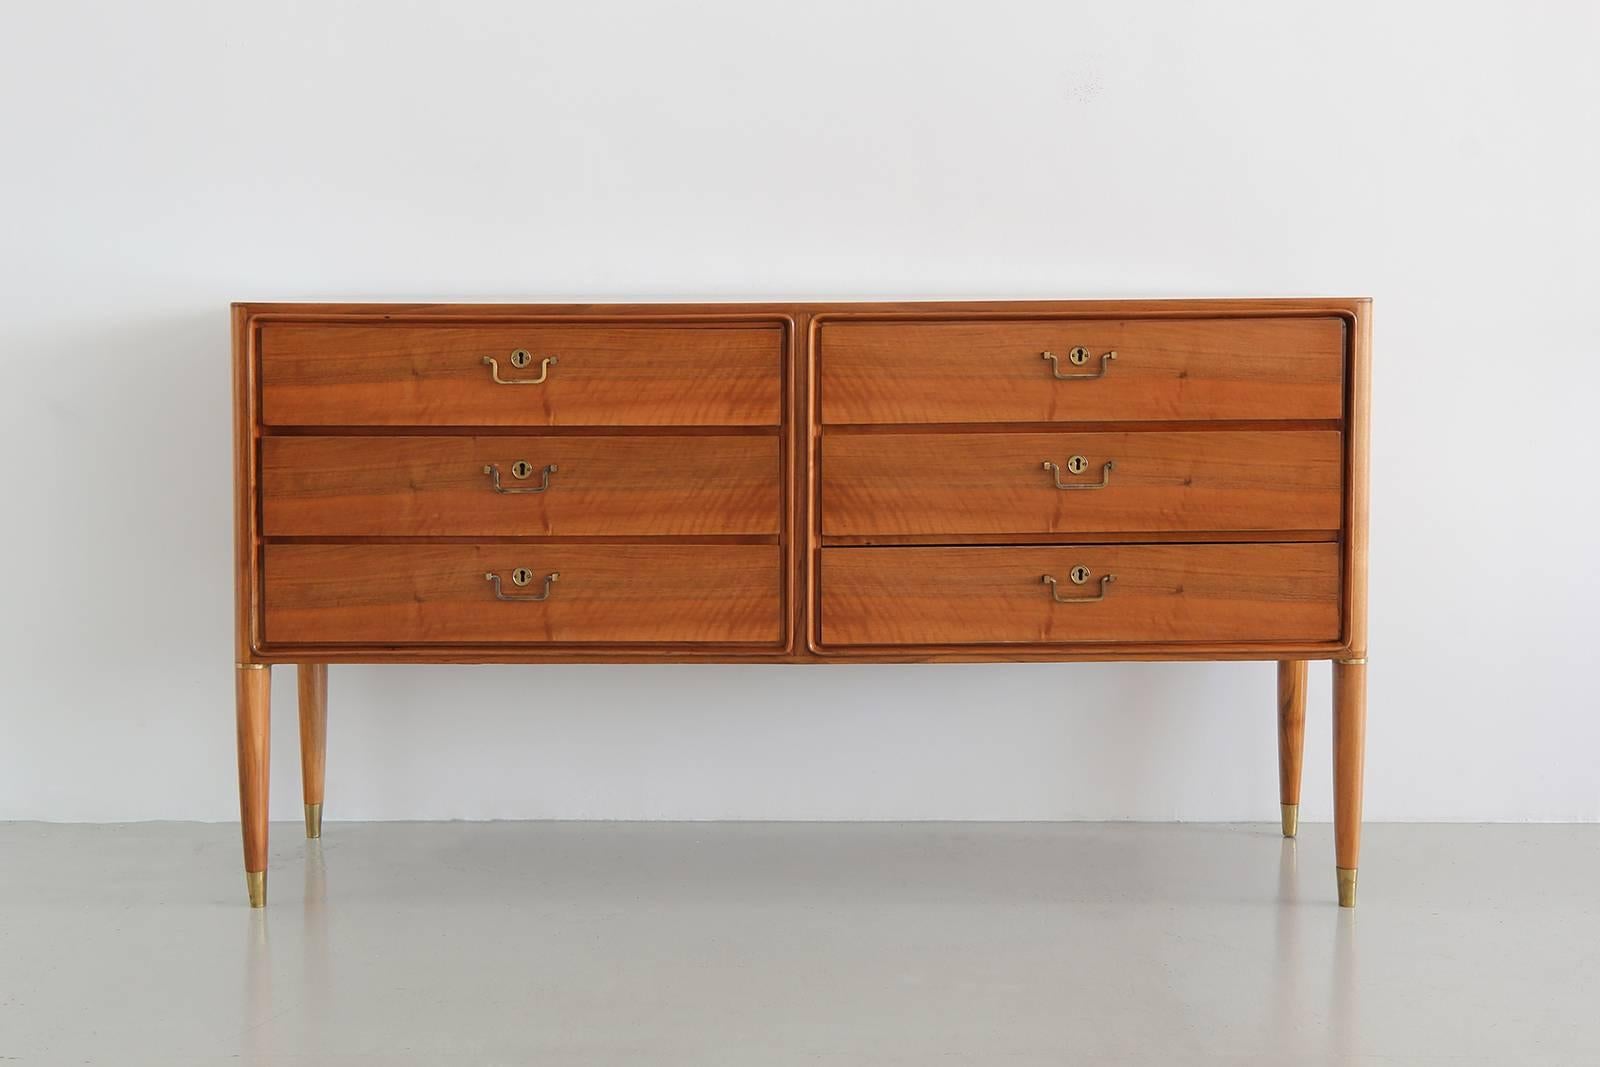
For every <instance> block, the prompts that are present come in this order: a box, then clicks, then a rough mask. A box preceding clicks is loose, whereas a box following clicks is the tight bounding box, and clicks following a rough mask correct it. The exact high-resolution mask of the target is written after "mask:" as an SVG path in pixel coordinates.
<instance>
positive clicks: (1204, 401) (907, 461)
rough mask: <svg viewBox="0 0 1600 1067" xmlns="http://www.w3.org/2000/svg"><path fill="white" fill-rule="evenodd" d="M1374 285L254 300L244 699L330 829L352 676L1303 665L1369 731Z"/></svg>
mask: <svg viewBox="0 0 1600 1067" xmlns="http://www.w3.org/2000/svg"><path fill="white" fill-rule="evenodd" d="M1370 311H1371V305H1370V302H1369V301H1367V300H1362V299H1306V300H1173V301H1063V302H1055V301H1052V302H1025V303H1023V302H1016V303H929V304H696V305H671V304H649V305H638V304H632V305H501V304H493V305H447V304H440V305H399V304H392V305H385V304H377V305H370V304H348V305H344V304H236V305H234V308H233V336H234V393H235V409H234V410H235V418H236V424H235V425H236V430H235V440H234V453H235V474H236V482H237V485H236V492H235V519H236V529H237V534H236V538H237V539H236V548H237V562H238V565H237V603H238V609H237V629H238V655H237V663H238V671H237V681H238V686H237V708H238V739H239V783H240V804H241V810H242V817H243V826H244V852H245V870H246V876H247V882H248V886H249V891H250V900H251V903H252V904H254V905H257V906H260V905H261V904H262V903H264V901H265V895H266V858H267V779H268V776H267V754H268V717H269V716H268V706H269V682H270V677H271V670H270V667H271V665H272V664H275V663H293V664H296V665H297V667H298V680H299V697H300V701H299V706H300V739H301V753H302V757H303V770H304V787H305V804H306V832H307V834H308V835H309V836H312V837H316V836H318V835H319V834H320V833H321V819H322V802H323V762H324V761H323V752H324V741H325V737H326V712H327V668H328V665H329V664H332V663H488V662H518V663H563V662H565V663H574V662H582V663H638V662H662V661H687V662H715V663H733V662H741V663H748V662H765V663H823V662H844V661H848V662H882V663H890V662H894V663H911V662H930V661H972V662H984V661H1022V660H1061V661H1072V660H1122V659H1130V660H1274V661H1276V662H1277V663H1278V742H1279V757H1280V758H1279V765H1280V772H1281V796H1280V803H1281V805H1282V809H1281V813H1282V818H1283V832H1284V833H1285V834H1286V835H1290V836H1292V835H1293V834H1294V833H1295V824H1296V815H1297V812H1298V805H1299V791H1300V762H1301V740H1302V737H1303V733H1304V721H1305V686H1306V666H1307V661H1309V660H1314V659H1326V660H1332V661H1333V664H1334V666H1333V672H1334V700H1333V703H1334V707H1333V734H1334V776H1335V804H1334V823H1335V838H1336V853H1337V855H1336V867H1337V872H1338V878H1337V885H1338V891H1339V892H1338V895H1339V903H1340V904H1342V905H1345V906H1352V905H1353V904H1354V902H1355V886H1356V868H1357V854H1358V851H1359V848H1360V834H1361V825H1360V824H1361V778H1362V759H1363V735H1364V729H1365V719H1366V662H1367V661H1366V655H1367V627H1366V614H1367V613H1366V599H1367V597H1366V591H1367V567H1366V558H1367V550H1366V549H1367V424H1368V397H1369V366H1370V353H1369V349H1370V336H1371V328H1370V322H1371V320H1370Z"/></svg>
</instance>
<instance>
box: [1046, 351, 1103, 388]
mask: <svg viewBox="0 0 1600 1067" xmlns="http://www.w3.org/2000/svg"><path fill="white" fill-rule="evenodd" d="M1039 358H1040V359H1048V360H1049V361H1050V362H1051V363H1052V364H1054V366H1053V367H1051V369H1050V370H1051V373H1052V374H1054V375H1055V376H1056V381H1058V382H1072V381H1084V380H1085V379H1088V378H1104V377H1105V376H1106V368H1107V367H1109V366H1111V361H1112V360H1114V359H1116V358H1117V353H1116V350H1115V349H1113V350H1112V351H1110V352H1107V353H1106V354H1105V355H1103V356H1101V357H1100V369H1099V370H1097V371H1089V372H1087V373H1085V374H1062V373H1061V361H1060V360H1058V359H1057V358H1056V354H1055V353H1054V352H1040V353H1039ZM1067 362H1068V363H1071V364H1072V365H1073V366H1074V367H1081V366H1083V365H1084V364H1085V363H1087V362H1089V350H1088V349H1087V348H1084V347H1083V346H1082V345H1078V346H1076V347H1075V348H1073V349H1072V350H1071V351H1070V352H1068V353H1067Z"/></svg>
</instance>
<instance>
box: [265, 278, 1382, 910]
mask: <svg viewBox="0 0 1600 1067" xmlns="http://www.w3.org/2000/svg"><path fill="white" fill-rule="evenodd" d="M1108 320H1116V321H1118V322H1121V323H1128V322H1139V323H1193V322H1207V321H1215V322H1224V323H1255V322H1263V321H1270V322H1277V323H1284V322H1290V321H1292V320H1319V321H1322V320H1337V321H1338V322H1339V323H1341V324H1342V326H1343V352H1342V366H1341V369H1340V373H1341V376H1342V380H1341V381H1340V383H1339V384H1340V392H1339V397H1340V402H1339V407H1338V410H1337V411H1336V412H1333V411H1321V410H1318V411H1317V412H1316V414H1317V415H1319V416H1328V417H1317V418H1295V419H1288V420H1283V419H1276V418H1270V417H1269V418H1247V419H1223V420H1199V421H1193V420H1185V419H1170V420H1150V419H1149V418H1140V419H1134V420H1120V419H1108V418H1105V417H1095V418H1089V419H1085V420H1082V421H1067V420H1062V419H1049V420H1046V421H1043V422H1036V421H1026V420H1024V421H1021V422H1016V421H1011V422H992V423H991V422H960V423H955V424H947V423H941V424H937V425H933V426H932V427H931V428H927V429H928V432H932V433H1023V432H1036V433H1041V434H1045V433H1048V434H1067V433H1084V434H1106V433H1117V432H1123V431H1129V430H1137V431H1140V432H1148V431H1150V430H1152V429H1160V430H1164V431H1170V432H1173V433H1179V432H1184V431H1193V430H1195V429H1196V428H1198V429H1199V432H1218V431H1223V430H1227V431H1236V432H1250V431H1263V432H1265V431H1271V430H1282V429H1285V428H1291V429H1301V430H1328V431H1336V432H1337V433H1339V434H1340V435H1341V437H1340V442H1341V447H1342V470H1341V472H1340V505H1339V510H1340V516H1339V522H1338V525H1337V528H1336V529H1327V528H1323V529H1316V530H1299V529H1289V530H1246V531H1232V532H1229V531H1197V530H1195V529H1183V530H1168V531H1163V530H1140V531H1126V530H1121V531H1119V530H1109V531H1099V532H1082V531H1079V532H1073V533H1053V534H1033V535H1030V534H1026V533H1008V534H1005V535H1004V536H1002V537H996V536H994V535H989V534H982V533H963V534H956V535H951V534H934V535H916V534H906V535H901V536H899V537H896V538H890V539H887V540H885V539H883V538H877V539H874V538H871V537H860V536H836V535H828V534H825V533H824V531H823V512H822V506H821V499H822V494H823V493H824V491H825V490H824V481H823V469H822V467H823V465H822V450H823V447H824V438H825V436H826V435H827V434H829V433H837V432H849V433H858V434H874V433H895V432H904V427H899V426H895V425H858V426H854V427H845V428H842V429H841V428H840V427H838V426H831V425H830V424H829V423H827V422H826V421H825V418H826V414H825V412H824V410H823V407H822V403H823V398H822V395H821V392H822V390H821V387H820V381H821V363H822V361H823V360H825V359H826V358H827V357H826V340H825V339H826V337H827V336H828V330H829V328H830V327H831V326H833V325H834V324H891V325H892V324H986V323H988V324H994V323H1011V324H1017V323H1024V324H1030V325H1033V326H1039V325H1040V324H1059V325H1062V326H1069V325H1070V324H1073V323H1088V322H1100V323H1104V322H1106V321H1108ZM318 324H341V325H348V326H352V327H356V326H371V327H378V326H383V327H394V326H409V327H428V326H436V327H481V328H483V329H485V330H497V329H499V328H502V327H504V328H512V327H518V326H525V327H530V328H531V327H549V328H567V327H572V328H585V327H590V328H597V329H607V328H615V329H618V330H625V329H627V328H631V327H642V326H649V325H657V326H668V327H679V326H683V327H689V326H694V327H705V328H725V329H729V330H750V329H760V330H768V329H770V330H776V331H778V333H779V334H780V335H781V355H780V357H779V366H778V369H777V374H778V376H779V393H778V396H779V401H778V408H779V414H778V417H777V422H776V423H775V424H773V423H764V422H762V421H761V419H759V418H752V419H749V420H745V424H743V425H727V424H717V425H680V426H677V427H676V428H674V427H672V426H664V425H650V424H647V423H641V422H639V421H634V422H630V423H627V424H625V425H623V426H622V427H621V428H620V431H619V429H618V428H617V427H595V426H576V425H548V426H528V425H508V424H486V423H483V422H473V423H471V424H470V425H443V424H429V425H423V426H418V425H405V424H403V423H395V424H389V423H387V422H385V423H384V424H383V425H372V424H371V423H370V422H369V423H368V424H367V425H365V426H364V427H358V426H354V425H341V424H339V423H337V422H336V421H317V422H316V423H315V424H313V425H287V424H274V423H269V422H268V421H267V420H266V419H265V418H264V417H263V384H262V374H263V369H262V344H261V338H262V331H263V329H268V328H275V327H297V326H305V327H314V326H317V325H318ZM233 336H234V358H233V367H234V396H235V452H234V461H235V481H236V493H235V531H236V561H237V566H236V575H235V579H236V607H237V614H236V633H237V648H236V652H237V654H236V662H237V664H238V665H239V667H240V668H241V679H240V686H239V700H238V703H239V706H240V734H241V744H240V772H241V797H242V801H243V807H244V810H245V813H246V818H245V822H246V841H247V845H246V851H247V869H249V870H251V871H256V872H259V871H263V870H264V869H265V868H264V859H265V852H264V850H265V823H264V818H265V815H264V807H265V801H264V789H265V758H266V757H265V751H264V741H263V740H262V738H263V737H264V730H265V729H266V724H265V717H266V713H265V711H264V710H263V709H262V707H261V706H262V705H264V704H265V702H266V701H267V698H268V689H267V683H266V679H265V677H264V676H265V673H266V672H265V670H264V668H267V667H269V666H270V665H272V664H279V663H295V664H298V665H302V667H301V669H302V671H304V672H308V673H307V674H305V675H303V677H304V678H305V679H306V681H305V684H303V686H302V693H303V694H305V693H307V692H309V693H311V694H312V696H313V699H312V700H310V701H309V702H305V701H303V704H304V703H309V704H310V705H311V709H312V717H313V721H312V722H311V724H310V726H309V728H308V729H306V730H303V738H304V740H305V755H306V758H307V765H308V776H307V791H306V796H307V801H306V803H307V805H308V827H309V826H310V818H311V816H310V810H311V809H310V805H312V804H313V801H312V799H311V797H312V795H313V793H314V794H315V795H316V797H317V799H316V801H315V802H314V803H315V804H316V818H317V822H318V827H319V831H320V818H321V789H322V787H321V776H322V772H321V758H322V757H321V743H322V742H321V738H322V737H323V728H322V725H321V724H322V721H323V719H322V716H324V715H325V708H326V696H325V694H326V675H325V670H326V666H327V665H328V664H338V663H393V662H406V663H490V662H515V663H635V662H648V663H659V662H668V661H671V662H701V663H730V662H738V663H751V662H766V663H814V662H877V663H912V662H995V661H1052V662H1071V661H1086V660H1088V661H1093V660H1274V661H1278V662H1279V663H1281V664H1297V663H1303V661H1306V660H1312V659H1329V660H1333V661H1335V663H1336V667H1335V670H1336V689H1335V692H1336V705H1339V706H1340V707H1342V708H1343V709H1344V711H1342V712H1340V713H1337V714H1336V723H1337V724H1338V727H1337V730H1336V736H1337V738H1338V745H1337V746H1336V755H1337V758H1338V759H1339V760H1340V763H1339V767H1340V774H1339V778H1340V784H1339V789H1338V792H1339V796H1340V798H1341V799H1340V803H1339V805H1338V807H1339V810H1340V817H1339V819H1338V820H1337V821H1338V822H1339V824H1340V827H1341V831H1340V841H1341V844H1340V849H1339V852H1340V856H1339V860H1340V862H1339V867H1340V869H1341V870H1346V871H1353V870H1354V868H1355V866H1356V864H1355V861H1354V860H1355V852H1356V849H1357V847H1358V845H1359V838H1358V836H1357V837H1352V836H1351V835H1352V834H1355V835H1358V834H1359V796H1360V771H1359V757H1360V751H1361V747H1362V742H1361V738H1362V728H1361V724H1362V723H1363V722H1364V715H1365V696H1364V693H1365V688H1364V668H1365V662H1366V655H1367V624H1366V618H1367V526H1368V515H1367V513H1368V455H1369V422H1370V395H1371V384H1370V370H1371V305H1370V301H1368V300H1366V299H1323V298H1316V299H1272V300H1133V301H1126V300H1117V301H1104V300H1096V301H983V302H933V303H920V302H919V303H904V302H891V303H791V302H776V303H758V304H729V303H701V304H615V305H605V304H581V305H574V304H521V305H511V304H317V303H298V304H281V303H241V304H236V305H234V307H233ZM1057 367H1058V370H1059V364H1057ZM496 373H497V374H498V369H497V370H496ZM1180 384H1182V383H1180ZM1179 391H1180V392H1181V390H1179ZM585 396H586V397H589V398H590V399H586V400H584V401H582V402H583V403H586V404H589V406H590V408H591V409H593V408H594V407H595V406H596V405H603V399H602V400H594V399H592V398H593V397H595V396H599V397H602V398H603V396H604V393H603V392H591V393H588V394H585ZM374 410H375V409H374ZM631 410H635V411H637V410H639V409H638V407H637V405H635V407H634V408H633V409H631ZM1335 414H1336V415H1337V417H1332V416H1333V415H1335ZM383 417H384V418H385V419H387V418H388V415H387V414H385V415H384V416H383ZM328 418H329V416H327V415H325V414H318V415H317V419H318V420H326V419H328ZM616 432H626V433H628V434H631V435H635V436H637V437H641V438H646V437H652V436H656V437H661V436H666V435H668V434H671V433H686V434H690V435H696V436H701V437H705V436H723V435H733V436H741V435H742V436H746V437H753V438H763V439H775V440H776V442H777V445H778V449H777V451H778V463H777V468H778V469H777V470H775V471H774V472H773V482H774V486H773V488H774V491H775V492H776V494H777V500H778V504H779V508H780V521H779V522H778V524H777V530H776V532H775V533H759V534H748V533H745V534H737V535H710V536H695V535H689V536H672V535H669V536H663V537H661V538H658V539H656V542H657V543H659V544H662V545H672V544H676V545H695V544H702V545H746V546H754V545H766V546H771V547H772V548H773V549H775V552H776V555H777V558H778V559H779V561H780V566H781V573H780V575H779V576H778V587H777V595H778V597H779V599H780V603H781V609H780V617H781V620H782V621H781V624H780V625H779V627H778V632H777V635H776V638H775V639H773V640H765V639H763V640H755V641H744V640H741V641H723V642H720V643H718V642H705V641H698V642H687V641H664V642H637V641H632V642H630V641H611V642H608V641H605V640H603V639H586V640H584V641H582V642H581V643H578V642H550V641H541V642H537V643H518V642H499V641H495V642H489V641H475V642H474V641H460V642H451V641H444V642H440V641H427V642H414V643H407V642H395V641H376V640H353V641H332V640H319V641H306V640H295V639H293V638H292V637H291V638H289V639H283V638H282V637H281V636H280V635H278V634H275V633H274V634H269V633H268V632H267V629H266V626H265V620H266V618H267V600H266V592H265V588H266V562H265V557H266V555H267V550H268V549H269V547H270V546H275V545H284V546H289V545H296V544H309V543H316V544H322V545H339V544H343V545H378V544H411V545H415V544H420V543H430V544H445V543H450V542H452V541H455V542H466V541H471V542H475V543H497V544H508V545H509V544H515V545H526V546H528V547H529V549H530V551H531V550H533V549H534V548H537V547H538V546H540V545H551V544H558V543H559V544H564V545H585V544H599V545H603V544H607V543H616V542H618V541H619V540H626V539H625V538H618V537H614V536H608V535H598V534H589V535H569V536H561V537H548V536H540V535H527V536H500V537H483V536H475V537H437V536H435V537H430V538H418V537H393V536H383V535H379V534H368V535H362V536H321V537H305V536H295V535H278V534H273V533H269V532H267V531H266V529H265V527H264V523H263V495H262V494H263V485H262V470H263V466H262V465H263V450H264V447H265V446H266V443H267V442H268V441H269V440H271V439H288V438H298V437H304V436H309V435H313V434H314V435H320V436H326V437H337V436H340V435H354V434H357V433H361V434H364V435H369V436H370V437H371V439H372V440H375V441H381V440H382V439H385V438H388V439H395V438H399V437H404V436H408V435H409V436H411V437H422V436H426V435H444V436H452V437H459V436H461V435H463V434H471V435H474V436H475V437H478V438H482V439H491V438H495V437H506V438H512V437H520V438H527V437H530V436H534V437H537V436H549V437H552V438H556V437H567V438H571V437H583V436H596V435H599V434H605V433H616ZM1058 477H1059V476H1058ZM1320 514H1321V512H1319V515H1320ZM1202 542H1203V543H1212V544H1253V543H1262V542H1273V543H1281V544H1331V545H1334V546H1336V551H1337V553H1338V604H1337V619H1338V623H1337V632H1336V634H1330V636H1328V637H1327V638H1326V639H1314V640H1312V639H1305V640H1271V639H1262V640H1255V639H1231V640H1220V641H1219V640H1184V641H1174V640H1160V639H1153V640H1119V641H1116V642H1114V643H1107V642H1105V641H1093V640H1081V641H1070V642H1068V641H1050V642H1047V643H1041V642H1038V641H1005V642H1002V643H984V642H975V643H970V642H969V643H944V642H929V643H918V644H914V645H905V644H894V643H873V644H840V643H837V642H834V643H830V642H828V641H826V640H824V634H823V622H822V612H821V600H822V586H821V582H822V577H821V575H822V560H823V558H824V553H825V552H826V551H827V550H828V549H830V548H847V547H851V546H855V545H866V544H882V545H888V544H892V545H898V546H903V547H908V548H909V547H918V546H926V547H934V546H961V545H971V546H974V547H977V546H982V545H993V544H997V543H998V544H1002V545H1006V546H1035V547H1038V546H1052V545H1079V546H1093V545H1122V546H1136V545H1154V546H1159V545H1186V544H1194V543H1202ZM884 551H893V549H891V548H885V549H884ZM840 558H843V557H840ZM929 558H936V557H934V556H929ZM1102 588H1103V587H1102ZM1282 670H1283V671H1284V672H1285V673H1284V675H1283V677H1282V678H1281V679H1280V731H1281V733H1284V734H1285V741H1284V744H1283V746H1282V749H1281V751H1282V753H1283V759H1284V764H1283V766H1284V782H1285V785H1284V790H1283V796H1282V798H1281V801H1282V803H1283V804H1284V805H1285V809H1284V823H1285V831H1286V832H1291V831H1292V825H1291V816H1290V812H1289V808H1290V807H1291V806H1292V807H1294V808H1295V809H1296V811H1297V809H1298V785H1297V783H1298V778H1299V774H1298V760H1299V756H1298V751H1299V749H1298V747H1297V744H1296V743H1295V742H1294V737H1295V736H1296V731H1297V730H1298V727H1297V726H1296V725H1295V724H1296V722H1299V721H1303V690H1304V683H1303V667H1293V666H1286V667H1284V668H1282ZM257 671H259V672H260V675H259V676H257V677H253V678H252V677H248V674H249V673H251V672H257ZM318 672H323V673H320V674H319V673H318ZM1297 672H1301V673H1297ZM1297 678H1299V679H1301V680H1300V681H1299V682H1298V683H1297V684H1296V682H1295V680H1296V679H1297ZM308 687H309V688H308ZM1296 693H1298V694H1299V696H1298V698H1297V697H1296V696H1295V694H1296ZM1297 700H1298V707H1299V709H1300V710H1299V712H1298V714H1299V716H1300V718H1299V719H1298V720H1297V719H1296V714H1297V713H1296V711H1295V708H1296V706H1297ZM247 735H248V736H247ZM247 741H248V743H247ZM1291 769H1292V770H1293V774H1292V775H1291V774H1290V771H1291ZM313 777H314V778H315V780H316V781H315V788H314V789H313V788H312V778H313ZM1291 777H1292V778H1293V780H1294V782H1295V783H1296V785H1295V787H1294V789H1293V790H1291V789H1290V788H1289V784H1288V783H1289V780H1290V778H1291ZM247 783H248V784H247ZM1291 796H1292V800H1291ZM252 826H256V827H257V829H256V830H252V829H251V827H252ZM1353 878H1354V876H1353V874H1350V875H1348V876H1345V875H1341V882H1340V896H1341V901H1342V902H1353V898H1354V881H1353ZM1346 881H1348V882H1349V885H1348V887H1347V886H1346V885H1345V882H1346ZM255 895H256V893H255V888H254V885H252V896H255Z"/></svg>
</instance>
